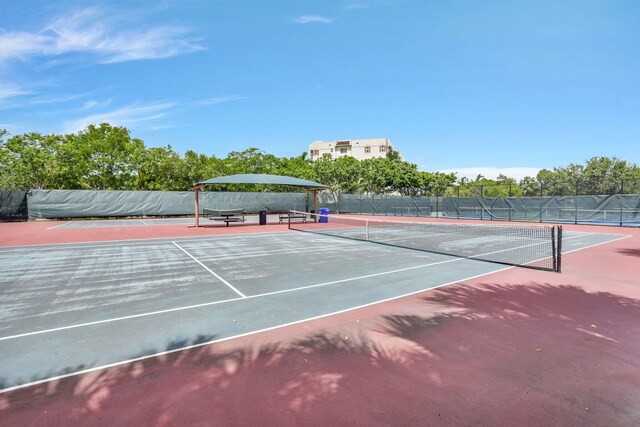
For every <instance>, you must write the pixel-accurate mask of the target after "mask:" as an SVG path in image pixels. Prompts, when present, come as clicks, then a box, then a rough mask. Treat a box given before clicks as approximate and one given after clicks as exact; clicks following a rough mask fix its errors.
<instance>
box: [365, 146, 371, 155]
mask: <svg viewBox="0 0 640 427" xmlns="http://www.w3.org/2000/svg"><path fill="white" fill-rule="evenodd" d="M364 152H365V154H369V153H371V147H369V146H368V145H367V146H366V147H364Z"/></svg>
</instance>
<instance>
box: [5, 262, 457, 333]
mask: <svg viewBox="0 0 640 427" xmlns="http://www.w3.org/2000/svg"><path fill="white" fill-rule="evenodd" d="M463 260H464V258H455V259H450V260H446V261H438V262H432V263H429V264H421V265H416V266H413V267H405V268H400V269H397V270H390V271H383V272H381V273H373V274H367V275H365V276H358V277H350V278H347V279H340V280H334V281H331V282H324V283H317V284H315V285H306V286H300V287H297V288H291V289H282V290H279V291H272V292H265V293H262V294H255V295H249V296H246V297H245V296H243V297H242V298H229V299H226V300H220V301H211V302H204V303H201V304H193V305H187V306H183V307H175V308H169V309H166V310H158V311H152V312H148V313H140V314H132V315H129V316H122V317H115V318H112V319H104V320H96V321H94V322H87V323H79V324H76V325H69V326H61V327H59V328H52V329H44V330H41V331H35V332H25V333H24V334H17V335H11V336H6V337H0V341H4V340H10V339H15V338H22V337H28V336H32V335H40V334H47V333H50V332H58V331H64V330H67V329H75V328H81V327H85V326H92V325H99V324H101V323H109V322H117V321H121V320H128V319H135V318H137V317H147V316H154V315H157V314H164V313H171V312H174V311H183V310H189V309H192V308H198V307H206V306H210V305H217V304H223V303H227V302H232V301H241V300H244V299H253V298H262V297H266V296H270V295H277V294H284V293H287V292H296V291H301V290H305V289H311V288H318V287H321V286H328V285H334V284H336V283H344V282H351V281H356V280H362V279H367V278H370V277H376V276H384V275H388V274H393V273H400V272H403V271H408V270H415V269H418V268H425V267H431V266H433V265H439V264H446V263H449V262H457V261H463ZM205 268H206V267H205Z"/></svg>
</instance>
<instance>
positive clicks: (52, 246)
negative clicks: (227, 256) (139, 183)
mask: <svg viewBox="0 0 640 427" xmlns="http://www.w3.org/2000/svg"><path fill="white" fill-rule="evenodd" d="M283 234H285V235H286V232H283V231H269V232H263V233H245V234H241V235H239V234H210V235H203V236H174V237H145V238H140V239H120V240H89V241H86V242H65V243H37V244H33V245H18V246H0V252H11V251H19V250H34V249H39V250H56V249H69V248H71V249H75V248H81V249H85V248H86V247H87V246H89V247H91V246H95V247H110V246H123V245H124V246H127V245H129V244H130V243H131V244H133V245H145V244H148V243H153V242H158V241H160V242H162V241H164V242H171V241H173V240H180V241H191V240H202V239H230V238H231V239H232V238H244V237H250V238H257V237H269V236H274V235H275V236H282V235H283ZM292 235H293V234H289V236H292Z"/></svg>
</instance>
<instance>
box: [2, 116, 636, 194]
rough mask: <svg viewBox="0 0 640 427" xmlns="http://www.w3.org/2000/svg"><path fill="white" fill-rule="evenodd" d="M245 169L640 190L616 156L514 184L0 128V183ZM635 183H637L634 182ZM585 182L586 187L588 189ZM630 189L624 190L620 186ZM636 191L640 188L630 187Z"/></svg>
mask: <svg viewBox="0 0 640 427" xmlns="http://www.w3.org/2000/svg"><path fill="white" fill-rule="evenodd" d="M239 173H247V174H249V173H250V174H254V173H255V174H272V175H286V176H293V177H297V178H302V179H308V180H312V181H317V182H320V183H323V184H325V185H328V186H329V190H330V191H331V192H332V194H333V195H334V196H337V193H366V194H389V193H395V194H398V193H399V194H403V195H411V196H436V195H437V196H476V195H484V196H509V195H512V196H535V195H540V194H544V195H561V194H573V193H571V192H572V191H576V189H577V191H580V188H582V189H583V191H585V192H586V193H585V194H613V193H616V192H619V191H618V188H619V187H620V186H621V185H620V183H621V180H623V179H625V180H627V181H628V182H629V187H628V189H629V190H631V189H632V188H634V187H633V186H634V185H635V186H636V187H640V168H639V167H638V165H637V164H635V163H628V162H626V161H624V160H620V159H617V158H607V157H594V158H592V159H589V160H587V162H586V163H585V164H584V165H581V164H570V165H569V166H566V167H558V168H553V169H552V170H548V169H543V170H541V171H540V172H539V173H538V174H537V176H536V177H526V178H524V179H522V180H520V181H519V182H518V181H516V180H515V179H513V178H509V177H506V176H503V175H501V176H499V177H498V179H496V180H491V179H487V178H485V177H483V176H481V175H479V176H478V177H477V178H476V179H475V180H469V179H467V178H460V179H458V178H457V177H456V174H455V173H449V174H446V173H442V172H423V171H419V170H418V168H417V166H416V165H415V164H413V163H409V162H406V161H403V160H401V159H400V157H399V155H398V153H396V152H393V151H390V152H389V153H388V154H387V156H386V157H385V158H375V159H367V160H362V161H358V160H356V159H355V158H353V157H349V156H344V157H340V158H337V159H331V157H330V156H329V155H325V157H322V158H320V159H318V160H316V161H314V162H311V161H310V160H308V159H307V153H306V152H305V153H302V154H301V155H299V156H296V157H277V156H274V155H272V154H269V153H266V152H264V151H262V150H259V149H257V148H247V149H246V150H244V151H240V152H238V151H232V152H230V153H229V154H228V155H227V157H225V158H218V157H216V156H213V155H212V156H207V155H205V154H199V153H196V152H195V151H193V150H188V151H186V152H185V153H184V154H180V153H177V152H176V151H175V150H173V148H172V147H171V146H170V145H167V146H165V147H147V146H146V145H145V144H144V142H143V141H142V140H141V139H138V138H133V137H132V136H131V132H130V131H129V130H128V129H127V128H125V127H120V126H112V125H110V124H108V123H102V124H100V125H90V126H88V127H87V128H86V129H85V130H83V131H81V132H78V133H77V134H49V135H43V134H40V133H37V132H29V133H25V134H21V135H14V136H11V135H9V133H8V132H7V131H6V130H2V129H0V188H3V189H78V190H80V189H82V190H159V191H176V190H189V189H191V188H193V184H194V183H195V182H198V181H202V180H205V179H209V178H214V177H216V176H224V175H232V174H239ZM634 180H637V184H636V183H635V182H634ZM589 186H590V187H589ZM216 190H221V191H247V190H262V191H299V190H296V189H295V188H291V187H276V186H257V187H256V186H246V185H227V186H216ZM626 192H630V191H626ZM636 192H640V189H637V190H636Z"/></svg>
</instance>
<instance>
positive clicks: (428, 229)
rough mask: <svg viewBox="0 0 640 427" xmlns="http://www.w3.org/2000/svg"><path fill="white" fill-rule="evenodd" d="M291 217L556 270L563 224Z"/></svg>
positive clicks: (339, 231) (308, 226)
mask: <svg viewBox="0 0 640 427" xmlns="http://www.w3.org/2000/svg"><path fill="white" fill-rule="evenodd" d="M291 213H292V214H294V215H290V217H291V216H295V217H301V216H302V215H307V216H308V217H309V219H310V221H306V222H298V221H295V220H291V219H289V228H290V229H291V230H298V231H306V232H310V233H317V234H323V235H327V236H335V237H344V238H348V239H354V240H362V241H367V242H373V243H380V244H384V245H390V246H397V247H402V248H408V249H415V250H420V251H425V252H433V253H440V254H446V255H454V256H459V257H463V258H470V259H478V260H482V261H490V262H495V263H500V264H507V265H516V266H521V267H529V268H535V269H540V270H549V271H557V272H560V267H561V253H562V227H561V226H543V225H533V226H521V225H517V226H512V225H484V224H452V223H444V222H409V221H392V220H380V219H367V218H357V217H353V216H343V215H328V214H326V215H325V214H312V213H306V212H298V211H291Z"/></svg>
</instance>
